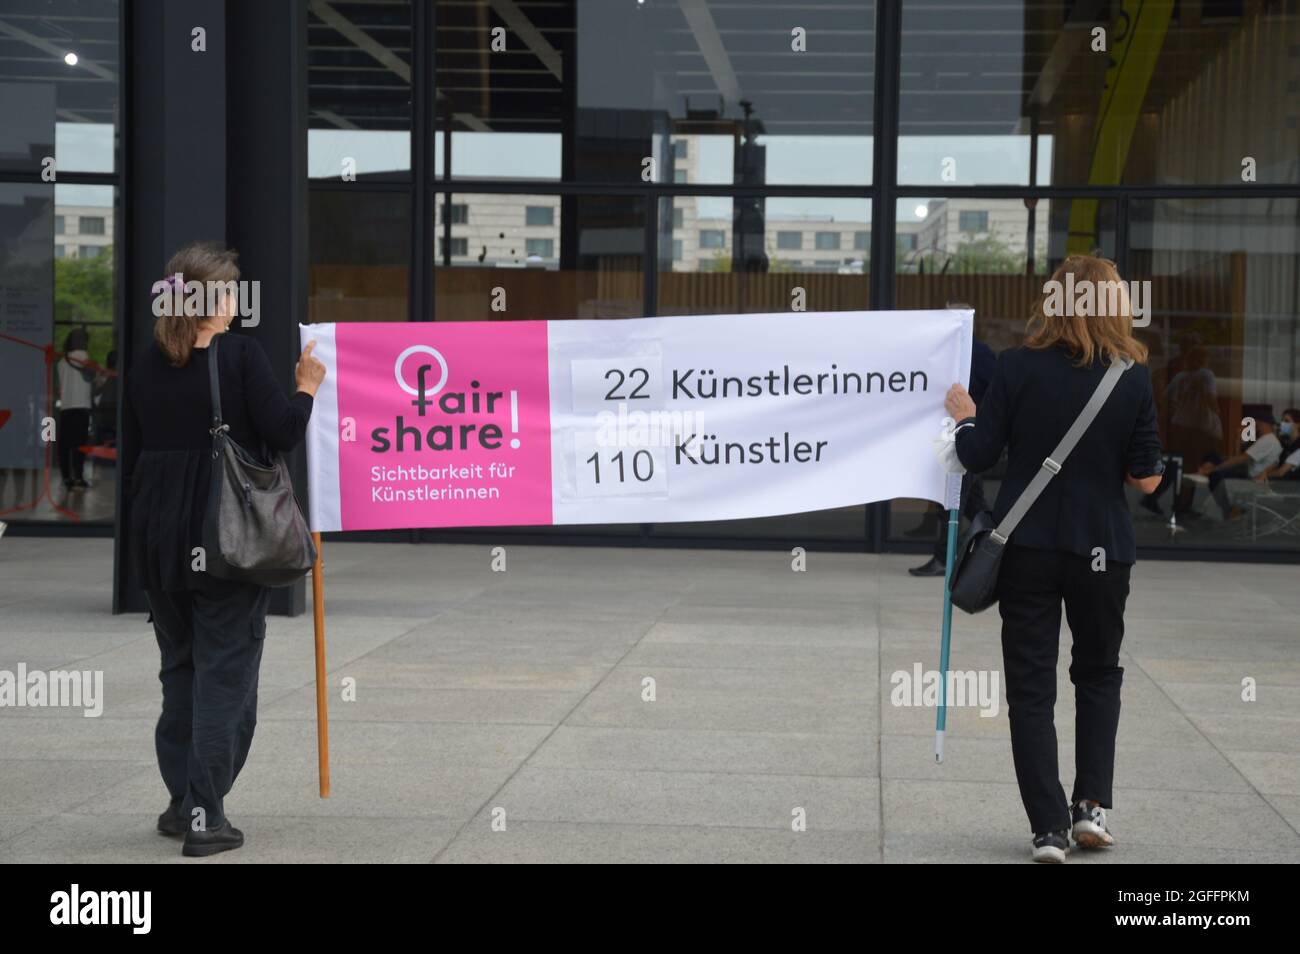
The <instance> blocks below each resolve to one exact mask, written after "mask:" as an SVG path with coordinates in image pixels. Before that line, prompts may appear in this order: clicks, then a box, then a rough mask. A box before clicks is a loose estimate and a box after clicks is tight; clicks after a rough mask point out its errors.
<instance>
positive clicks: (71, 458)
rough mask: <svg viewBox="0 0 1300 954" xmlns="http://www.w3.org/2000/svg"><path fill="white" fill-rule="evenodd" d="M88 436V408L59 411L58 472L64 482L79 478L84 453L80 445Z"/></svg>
mask: <svg viewBox="0 0 1300 954" xmlns="http://www.w3.org/2000/svg"><path fill="white" fill-rule="evenodd" d="M89 437H90V408H88V407H70V408H68V409H67V410H66V411H60V412H59V433H58V441H57V443H58V452H59V473H60V474H62V475H63V480H64V482H65V483H66V482H68V481H70V480H80V479H81V469H82V463H83V462H84V461H85V459H86V455H85V454H83V453H82V452H81V450H80V448H81V445H82V444H84V443H86V441H87V439H88V438H89Z"/></svg>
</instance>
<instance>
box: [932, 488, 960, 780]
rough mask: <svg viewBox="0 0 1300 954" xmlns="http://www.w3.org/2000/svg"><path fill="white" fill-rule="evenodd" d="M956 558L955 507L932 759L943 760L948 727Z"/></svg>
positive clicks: (945, 583) (945, 577) (945, 580)
mask: <svg viewBox="0 0 1300 954" xmlns="http://www.w3.org/2000/svg"><path fill="white" fill-rule="evenodd" d="M956 558H957V508H956V507H954V508H953V509H951V510H949V511H948V559H947V561H946V565H945V566H944V569H943V636H942V638H941V639H940V642H939V714H938V716H937V718H936V720H935V726H934V760H935V761H936V762H942V761H943V734H944V732H945V731H946V730H947V727H948V650H949V648H950V647H951V644H952V566H953V562H954V561H955V560H956Z"/></svg>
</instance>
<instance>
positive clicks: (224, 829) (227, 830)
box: [181, 819, 244, 858]
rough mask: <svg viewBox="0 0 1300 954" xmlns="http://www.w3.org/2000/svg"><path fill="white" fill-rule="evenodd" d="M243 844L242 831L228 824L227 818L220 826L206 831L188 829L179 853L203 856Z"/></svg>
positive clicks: (197, 856) (193, 856)
mask: <svg viewBox="0 0 1300 954" xmlns="http://www.w3.org/2000/svg"><path fill="white" fill-rule="evenodd" d="M243 844H244V833H243V832H242V831H240V830H239V829H238V828H236V827H235V826H234V825H232V824H230V820H229V819H227V820H226V821H223V822H222V823H221V827H219V828H213V829H209V830H208V831H194V830H193V829H190V830H189V831H187V832H186V833H185V844H184V845H182V846H181V854H182V855H184V856H185V857H186V858H205V857H207V856H208V855H215V854H217V853H218V852H222V851H232V850H233V849H235V848H239V847H241V846H242V845H243Z"/></svg>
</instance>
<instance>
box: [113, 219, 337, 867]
mask: <svg viewBox="0 0 1300 954" xmlns="http://www.w3.org/2000/svg"><path fill="white" fill-rule="evenodd" d="M235 259H236V253H235V252H233V251H231V250H228V249H225V248H222V247H221V246H219V245H214V244H209V243H197V244H194V245H189V246H187V247H185V248H183V249H181V250H180V251H179V252H177V253H176V254H175V255H174V256H173V257H172V259H171V261H170V262H168V263H167V275H168V278H167V279H166V280H165V281H163V282H159V283H158V284H157V285H155V292H156V293H157V294H159V295H160V297H161V300H162V302H163V304H164V306H165V305H166V302H167V301H175V300H178V299H179V298H180V292H181V291H182V290H193V289H194V288H195V287H196V286H195V285H194V284H193V283H195V282H197V283H199V287H201V288H202V289H203V290H204V291H206V292H212V294H207V295H204V296H203V298H204V300H205V301H212V302H214V307H213V308H212V309H211V310H212V312H213V313H211V314H202V313H199V314H193V313H189V312H190V311H191V309H189V308H184V309H177V308H175V307H163V308H161V309H159V308H155V311H156V312H157V311H159V310H161V311H162V312H163V314H161V315H160V317H159V318H158V320H157V323H156V324H155V325H154V342H153V344H152V345H151V347H150V348H149V350H148V351H147V352H146V353H145V354H143V355H141V357H140V358H139V359H138V360H137V361H136V362H135V364H134V366H133V368H132V370H131V373H130V375H129V377H128V379H127V387H126V391H127V400H126V401H125V404H124V407H123V430H124V433H123V437H124V438H125V450H126V453H127V456H126V457H124V458H123V464H124V466H123V479H124V480H125V481H126V487H127V488H128V493H130V495H131V507H130V517H129V521H130V522H129V524H128V527H129V529H128V540H129V545H130V549H131V553H132V559H133V562H134V566H135V568H136V571H137V572H138V574H139V577H140V579H141V580H142V581H143V585H144V587H145V592H146V596H147V597H148V601H149V608H150V610H151V611H152V617H151V618H152V621H153V625H154V633H155V636H156V637H157V640H158V648H159V650H160V652H161V654H162V666H161V671H160V674H159V678H160V679H161V681H162V687H163V708H162V716H161V717H160V718H159V720H158V726H157V729H156V731H155V734H154V741H155V747H156V749H157V755H158V767H159V769H160V770H161V772H162V777H163V782H164V783H165V784H166V786H167V790H168V792H169V793H170V795H171V803H170V804H169V806H168V808H167V810H166V811H165V812H163V814H162V815H161V816H160V817H159V818H158V830H159V831H160V832H162V833H163V834H165V835H184V836H185V844H184V847H183V849H182V853H183V854H185V855H189V856H203V855H211V854H216V853H217V852H221V851H228V850H230V849H232V848H238V847H239V846H240V845H242V844H243V843H244V836H243V833H242V832H240V831H239V829H237V828H235V827H234V826H233V825H231V824H230V821H229V819H227V818H226V816H225V813H224V810H223V799H224V798H225V796H226V794H227V793H228V792H229V791H230V788H231V786H232V785H233V784H234V781H235V777H236V776H237V775H238V774H239V770H240V769H241V768H242V767H243V765H244V760H245V759H246V758H247V756H248V750H249V746H250V745H251V744H252V741H253V729H254V727H255V725H256V723H257V681H258V669H259V667H260V665H261V660H262V639H263V637H264V636H265V634H266V610H267V604H268V602H269V599H270V591H269V590H268V589H267V588H266V587H264V586H259V585H257V584H253V583H245V582H232V581H229V580H219V579H217V578H215V577H213V576H211V575H209V574H207V573H206V572H204V570H205V567H206V559H205V554H204V552H203V547H202V527H203V515H204V512H205V510H206V508H207V499H208V488H209V484H210V481H211V473H212V462H211V457H212V437H211V431H210V427H211V426H212V399H211V396H210V395H211V391H210V382H209V380H208V356H209V352H210V345H211V344H212V340H213V338H214V337H216V336H217V335H219V334H222V333H223V332H225V331H227V330H228V329H229V328H230V324H231V321H232V318H233V316H234V314H235V313H236V307H237V304H236V300H235V295H234V294H233V293H232V291H233V289H234V288H235V287H236V286H235V283H236V282H238V279H239V268H238V266H237V265H236V264H235ZM177 285H179V286H180V287H179V288H177ZM198 310H199V311H200V312H202V311H204V310H208V309H198ZM217 350H219V357H218V365H219V367H218V369H217V370H218V376H219V380H220V388H221V391H220V393H221V405H222V406H221V412H222V416H223V419H224V423H225V424H226V425H228V427H229V434H230V437H231V438H232V439H233V440H235V441H237V442H238V443H239V444H240V445H241V446H244V447H250V448H251V447H260V446H263V445H266V446H268V447H271V448H274V449H276V450H280V451H287V450H291V449H292V448H293V447H295V446H296V445H297V444H298V443H299V442H300V441H301V440H302V439H303V435H304V433H305V432H306V429H307V420H308V418H309V417H310V416H311V411H312V402H313V398H314V397H315V394H316V389H317V387H318V386H319V385H320V383H321V381H322V380H323V379H324V377H325V366H324V365H323V364H321V362H319V361H317V360H316V359H315V358H313V357H312V355H311V351H312V345H310V344H309V345H308V346H307V347H306V348H305V349H303V352H302V356H301V358H299V360H298V365H297V368H296V374H295V377H296V382H297V391H296V393H295V394H294V395H293V397H291V398H287V397H285V395H284V392H283V390H282V389H281V386H280V381H279V377H278V375H276V373H275V372H274V371H273V370H272V368H271V363H270V361H269V360H268V359H267V356H266V353H265V352H264V351H263V350H262V348H261V346H260V345H259V344H258V343H257V341H256V340H254V339H252V338H245V337H242V336H238V335H224V336H223V337H222V339H221V345H220V348H219V349H217Z"/></svg>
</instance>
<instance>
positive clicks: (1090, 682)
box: [945, 255, 1163, 862]
mask: <svg viewBox="0 0 1300 954" xmlns="http://www.w3.org/2000/svg"><path fill="white" fill-rule="evenodd" d="M1063 291H1065V292H1066V294H1062V292H1063ZM1132 328H1133V317H1132V313H1131V306H1130V299H1129V295H1128V293H1127V291H1126V289H1125V286H1124V285H1123V284H1122V283H1121V280H1120V277H1119V273H1118V272H1117V271H1116V269H1115V265H1114V263H1112V262H1109V261H1106V260H1105V259H1100V258H1095V257H1092V256H1088V255H1072V256H1070V257H1069V258H1067V259H1066V260H1065V261H1064V262H1063V263H1062V264H1061V266H1060V267H1059V268H1058V269H1057V270H1056V272H1055V273H1054V274H1053V275H1052V278H1051V280H1050V281H1049V282H1048V283H1047V285H1046V286H1045V287H1044V295H1043V298H1042V299H1041V300H1040V301H1039V302H1038V303H1037V304H1036V305H1035V307H1034V311H1033V314H1032V316H1031V317H1030V320H1029V326H1028V331H1027V334H1026V336H1025V341H1024V344H1023V345H1022V346H1020V347H1018V348H1010V349H1008V350H1007V351H1004V352H1003V353H1002V354H1001V355H1000V356H999V358H998V366H997V370H996V372H995V373H994V376H993V380H992V382H991V383H990V385H989V388H988V391H987V392H986V394H985V395H984V398H983V400H982V401H981V402H980V406H979V414H978V416H977V415H976V412H975V404H974V402H972V401H971V399H970V395H969V394H967V393H966V389H965V388H963V387H962V386H961V385H958V384H954V385H953V386H952V388H951V389H950V390H949V392H948V395H947V398H946V400H945V407H946V408H947V410H948V413H949V414H950V415H951V416H952V418H953V419H954V420H955V421H957V422H958V425H957V427H958V430H957V435H956V440H957V456H958V457H959V458H960V460H961V462H962V464H963V465H965V467H966V469H967V470H968V471H969V472H971V473H978V472H980V471H983V470H987V469H989V468H990V467H992V466H993V465H994V464H995V463H996V462H997V460H998V458H999V457H1000V455H1001V454H1002V449H1003V448H1004V447H1006V448H1007V449H1008V465H1007V476H1006V479H1005V480H1004V481H1003V483H1002V486H1001V488H1000V490H999V492H998V498H997V503H996V505H995V506H994V508H993V520H994V523H998V522H1000V521H1001V520H1002V519H1003V517H1005V516H1006V514H1007V512H1008V511H1009V510H1010V509H1011V507H1012V506H1013V504H1014V503H1015V502H1016V500H1017V499H1018V498H1019V497H1020V495H1021V493H1022V492H1023V491H1024V490H1025V488H1026V487H1027V486H1028V485H1029V483H1030V481H1031V480H1032V479H1033V477H1034V476H1035V474H1037V473H1038V471H1039V469H1040V468H1043V467H1048V469H1049V470H1050V469H1053V467H1054V466H1055V465H1054V462H1052V461H1051V460H1050V456H1051V454H1052V452H1053V450H1054V449H1055V447H1056V445H1057V444H1058V443H1059V442H1060V440H1061V438H1062V437H1063V436H1064V435H1065V433H1066V431H1067V430H1069V428H1070V426H1071V425H1072V424H1073V423H1074V421H1075V420H1076V418H1078V417H1079V416H1080V412H1081V411H1082V410H1083V408H1084V406H1085V405H1086V404H1087V403H1088V401H1089V398H1091V396H1092V394H1093V392H1094V391H1096V390H1097V386H1098V384H1099V383H1100V382H1101V380H1102V377H1103V376H1104V375H1105V373H1106V371H1107V369H1108V367H1109V366H1110V365H1111V363H1112V362H1113V361H1116V360H1118V361H1121V362H1123V363H1124V364H1127V365H1128V367H1127V369H1126V370H1124V371H1123V372H1122V374H1120V377H1119V379H1118V382H1117V383H1116V385H1115V388H1114V390H1113V391H1112V392H1111V393H1110V395H1109V397H1108V398H1107V399H1106V401H1105V403H1104V404H1103V405H1102V407H1101V410H1100V411H1099V412H1098V414H1097V417H1096V419H1095V420H1093V421H1092V423H1091V425H1090V426H1089V427H1088V428H1087V430H1086V431H1085V432H1084V433H1083V436H1082V437H1081V438H1080V439H1079V442H1078V444H1077V445H1076V446H1075V447H1074V450H1073V452H1072V453H1071V454H1070V456H1069V458H1068V460H1066V461H1065V462H1064V464H1063V465H1061V466H1059V468H1058V469H1057V470H1056V473H1055V476H1054V477H1053V478H1052V479H1051V481H1050V482H1049V483H1048V484H1047V486H1046V488H1045V489H1044V490H1043V492H1042V494H1041V496H1039V497H1038V498H1037V500H1036V501H1035V502H1034V503H1033V505H1032V506H1031V507H1030V508H1029V510H1028V512H1027V513H1026V514H1025V515H1024V517H1023V519H1021V521H1020V522H1019V523H1018V524H1017V525H1016V528H1015V530H1014V531H1013V532H1012V533H1011V536H1010V538H1009V541H1008V543H1007V546H1006V550H1005V555H1004V556H1003V560H1002V566H1001V572H1000V575H999V577H998V587H997V595H998V600H999V608H1000V612H1001V615H1002V654H1003V668H1004V679H1005V682H1006V692H1007V703H1008V707H1009V717H1010V723H1011V749H1012V754H1013V757H1014V761H1015V767H1016V780H1017V782H1018V783H1019V786H1020V796H1021V799H1022V801H1023V802H1024V806H1025V811H1026V813H1027V814H1028V816H1029V823H1030V830H1031V831H1032V832H1033V847H1032V857H1033V859H1034V860H1035V861H1041V862H1060V861H1064V860H1065V853H1066V851H1067V850H1068V848H1069V845H1070V835H1071V834H1073V836H1074V841H1075V843H1076V844H1077V845H1078V846H1079V847H1082V848H1108V847H1110V846H1112V845H1113V844H1114V843H1115V839H1114V838H1113V836H1112V835H1111V834H1110V831H1109V830H1108V829H1107V827H1106V811H1105V810H1106V809H1108V808H1110V807H1111V785H1112V779H1113V776H1114V769H1115V736H1116V732H1117V731H1118V728H1119V711H1120V685H1121V683H1122V681H1123V677H1124V669H1123V667H1122V666H1120V664H1119V652H1120V643H1121V642H1122V640H1123V638H1124V605H1125V602H1126V600H1127V598H1128V592H1129V574H1130V571H1131V569H1132V566H1133V563H1134V561H1135V560H1136V558H1137V553H1136V547H1135V543H1134V537H1133V521H1132V518H1131V516H1130V514H1129V508H1128V504H1127V501H1126V499H1125V496H1124V485H1125V484H1128V485H1130V486H1132V487H1135V488H1137V489H1139V490H1141V491H1142V492H1143V493H1150V492H1151V491H1153V490H1154V489H1155V488H1156V486H1157V485H1158V484H1159V483H1160V474H1161V472H1162V470H1163V467H1162V465H1161V453H1160V441H1159V437H1158V435H1157V432H1156V410H1155V401H1154V399H1153V395H1152V388H1151V375H1150V372H1149V371H1148V369H1147V367H1146V365H1145V361H1146V355H1147V351H1146V348H1145V346H1143V345H1142V343H1141V342H1139V341H1137V340H1136V339H1135V338H1134V337H1133V332H1132ZM1063 603H1064V606H1065V615H1066V619H1067V620H1068V622H1069V625H1070V633H1071V635H1072V637H1073V644H1072V647H1071V651H1070V656H1071V663H1070V681H1071V682H1072V683H1073V684H1074V692H1075V776H1074V788H1073V794H1072V795H1071V797H1070V800H1069V802H1067V801H1066V798H1065V791H1064V789H1063V788H1062V786H1061V782H1060V778H1059V772H1058V767H1057V747H1056V727H1055V724H1054V723H1053V719H1052V714H1053V709H1054V707H1055V704H1056V661H1057V654H1058V649H1059V647H1058V643H1059V638H1060V629H1061V606H1062V604H1063Z"/></svg>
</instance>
